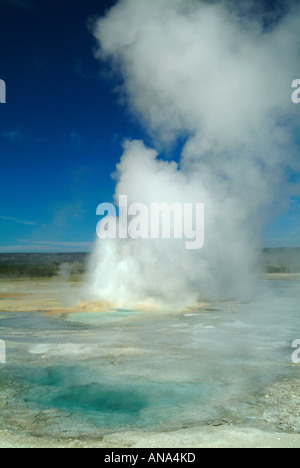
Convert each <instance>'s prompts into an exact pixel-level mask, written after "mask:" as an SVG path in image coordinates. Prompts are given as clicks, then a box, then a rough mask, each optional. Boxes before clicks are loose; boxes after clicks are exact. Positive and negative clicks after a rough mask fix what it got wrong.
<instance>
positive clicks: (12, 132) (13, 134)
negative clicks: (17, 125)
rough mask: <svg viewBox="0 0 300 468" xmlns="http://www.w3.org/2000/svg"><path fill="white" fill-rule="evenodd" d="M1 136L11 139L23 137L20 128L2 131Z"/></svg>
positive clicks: (16, 139)
mask: <svg viewBox="0 0 300 468" xmlns="http://www.w3.org/2000/svg"><path fill="white" fill-rule="evenodd" d="M1 136H2V137H3V138H6V139H7V140H10V141H19V140H21V139H22V137H23V136H22V133H21V132H20V131H19V130H10V131H3V132H1Z"/></svg>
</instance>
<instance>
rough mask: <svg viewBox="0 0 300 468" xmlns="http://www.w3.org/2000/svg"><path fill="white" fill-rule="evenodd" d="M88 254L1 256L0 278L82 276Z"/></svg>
mask: <svg viewBox="0 0 300 468" xmlns="http://www.w3.org/2000/svg"><path fill="white" fill-rule="evenodd" d="M87 258H88V254H85V253H62V254H58V253H55V254H52V253H45V254H41V253H32V254H0V278H51V277H53V276H57V275H58V274H68V275H74V276H76V275H81V274H83V273H84V272H85V269H86V261H87Z"/></svg>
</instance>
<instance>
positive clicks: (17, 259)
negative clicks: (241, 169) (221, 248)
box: [0, 248, 300, 278]
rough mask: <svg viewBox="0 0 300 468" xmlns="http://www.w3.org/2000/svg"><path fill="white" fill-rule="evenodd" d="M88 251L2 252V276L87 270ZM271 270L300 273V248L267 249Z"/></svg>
mask: <svg viewBox="0 0 300 468" xmlns="http://www.w3.org/2000/svg"><path fill="white" fill-rule="evenodd" d="M88 256H89V254H87V253H61V254H59V253H45V254H42V253H24V254H21V253H20V254H0V278H51V277H53V276H57V275H59V274H62V275H64V274H66V275H70V276H78V275H82V274H84V273H85V270H86V264H87V259H88ZM262 266H263V269H264V271H266V272H267V273H300V248H278V249H264V251H263V255H262Z"/></svg>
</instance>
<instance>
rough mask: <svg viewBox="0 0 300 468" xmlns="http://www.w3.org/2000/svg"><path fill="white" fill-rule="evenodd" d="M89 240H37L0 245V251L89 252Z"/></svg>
mask: <svg viewBox="0 0 300 468" xmlns="http://www.w3.org/2000/svg"><path fill="white" fill-rule="evenodd" d="M92 245H93V244H92V243H91V242H48V241H38V242H32V243H26V244H21V243H20V244H13V245H4V246H0V253H29V252H45V253H46V252H63V253H65V252H66V253H67V252H89V251H90V250H91V249H92Z"/></svg>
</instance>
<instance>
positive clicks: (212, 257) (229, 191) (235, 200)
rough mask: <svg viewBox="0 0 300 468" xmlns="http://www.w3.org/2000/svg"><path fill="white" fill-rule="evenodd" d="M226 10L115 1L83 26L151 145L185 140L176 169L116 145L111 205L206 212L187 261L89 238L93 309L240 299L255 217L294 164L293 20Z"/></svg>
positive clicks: (254, 246) (261, 215) (152, 154)
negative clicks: (198, 206) (194, 206)
mask: <svg viewBox="0 0 300 468" xmlns="http://www.w3.org/2000/svg"><path fill="white" fill-rule="evenodd" d="M236 3H239V2H236ZM242 3H243V2H242ZM232 5H233V2H229V1H228V2H222V1H219V2H206V1H200V0H151V1H149V0H121V1H119V3H118V4H117V5H116V6H115V7H113V8H112V9H111V10H110V11H109V12H108V13H107V15H106V17H104V18H100V19H98V20H97V21H96V23H95V24H94V25H93V33H94V36H95V38H96V39H97V44H98V48H97V51H96V54H97V57H98V58H99V59H101V60H103V59H110V60H111V64H112V66H113V67H114V69H115V71H117V72H118V73H120V74H121V76H122V78H123V93H124V95H125V97H126V99H127V103H128V105H129V106H130V108H131V110H132V111H133V112H134V113H135V115H136V116H137V118H139V119H141V121H142V122H143V124H144V125H145V126H146V128H147V129H148V131H149V134H151V136H152V137H153V138H154V141H155V142H156V145H157V147H158V148H162V147H164V145H168V144H171V143H174V142H176V141H177V140H178V138H180V139H181V141H185V144H184V145H183V148H182V153H181V160H180V164H179V165H177V164H176V163H175V162H174V161H165V160H162V159H160V158H159V156H158V153H157V152H156V151H155V150H153V149H149V148H147V147H145V145H144V143H143V142H142V141H131V142H130V141H127V142H126V143H125V144H124V154H123V156H122V159H121V162H120V164H119V165H118V168H117V176H118V183H117V187H116V199H117V197H118V196H119V195H127V196H128V200H129V202H130V203H133V202H143V203H146V204H147V205H149V204H150V203H152V202H168V203H173V202H194V203H196V202H199V203H205V213H206V214H205V216H206V218H205V247H204V248H203V249H202V250H199V251H187V250H184V249H183V248H181V246H180V244H178V242H177V241H174V240H170V241H167V240H161V241H154V240H147V241H146V240H131V241H130V240H129V241H127V240H126V241H125V240H123V241H121V240H118V241H115V240H111V241H100V240H99V241H98V242H97V245H96V247H95V252H94V254H93V256H92V259H91V265H90V278H89V283H90V287H91V290H92V292H93V293H94V295H95V296H96V297H98V298H100V299H103V300H108V301H112V302H117V303H118V304H119V305H121V306H123V307H129V306H132V305H133V304H137V303H145V302H146V303H147V302H148V303H159V304H165V305H166V304H167V305H174V304H176V305H178V306H183V305H188V304H192V303H194V302H196V301H197V300H199V299H201V298H203V299H204V298H218V299H221V298H222V299H223V298H224V299H225V298H241V297H245V296H247V295H248V294H249V291H251V288H252V286H253V279H254V277H255V276H254V272H255V270H256V268H257V258H256V252H258V251H259V249H260V248H261V229H262V227H263V224H264V223H265V220H266V213H267V212H268V208H269V207H270V206H271V203H273V202H274V199H275V198H276V197H278V200H280V199H282V197H284V196H285V195H286V193H287V192H286V188H287V180H285V177H284V174H285V173H286V169H287V167H292V166H293V164H294V163H295V160H296V157H295V154H296V153H295V148H293V144H292V136H291V133H290V128H291V127H292V125H291V122H293V119H295V118H296V116H295V115H294V114H295V111H296V109H295V106H294V105H293V104H292V102H291V83H292V81H293V79H295V78H296V77H297V73H298V66H299V59H300V48H299V41H298V40H297V38H298V31H299V25H300V13H299V9H297V8H291V11H290V12H289V13H287V14H286V15H284V16H282V17H281V18H280V19H279V18H278V17H276V15H275V14H274V21H273V22H272V21H271V22H270V23H269V24H267V23H266V21H265V19H266V18H264V21H263V20H262V17H261V16H259V15H255V14H254V10H253V8H252V7H253V2H248V9H247V8H246V9H244V10H243V11H242V10H241V9H239V10H237V8H233V7H232ZM250 12H252V14H251V15H250ZM275 19H276V20H275ZM274 197H275V198H274Z"/></svg>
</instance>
